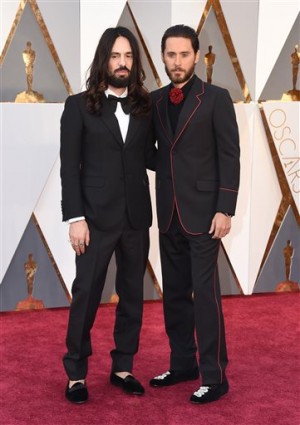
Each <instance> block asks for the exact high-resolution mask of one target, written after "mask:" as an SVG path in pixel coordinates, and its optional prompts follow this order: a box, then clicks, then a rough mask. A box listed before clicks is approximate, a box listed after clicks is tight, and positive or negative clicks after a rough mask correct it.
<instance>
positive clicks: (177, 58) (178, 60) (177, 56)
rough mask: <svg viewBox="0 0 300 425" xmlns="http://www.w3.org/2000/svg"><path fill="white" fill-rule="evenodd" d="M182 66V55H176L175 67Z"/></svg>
mask: <svg viewBox="0 0 300 425" xmlns="http://www.w3.org/2000/svg"><path fill="white" fill-rule="evenodd" d="M180 64H181V59H180V55H176V56H175V65H180Z"/></svg>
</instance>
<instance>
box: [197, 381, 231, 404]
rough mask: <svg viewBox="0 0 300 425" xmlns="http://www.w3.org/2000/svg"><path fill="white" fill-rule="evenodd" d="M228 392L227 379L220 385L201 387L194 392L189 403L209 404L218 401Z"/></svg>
mask: <svg viewBox="0 0 300 425" xmlns="http://www.w3.org/2000/svg"><path fill="white" fill-rule="evenodd" d="M228 391H229V385H228V381H227V379H225V380H224V381H223V382H222V384H212V385H201V387H200V388H199V390H197V391H195V392H194V394H193V395H192V396H191V398H190V401H191V402H192V403H195V404H204V403H210V402H212V401H216V400H219V398H220V397H222V395H224V394H226V393H228Z"/></svg>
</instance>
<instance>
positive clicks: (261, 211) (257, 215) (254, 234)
mask: <svg viewBox="0 0 300 425" xmlns="http://www.w3.org/2000/svg"><path fill="white" fill-rule="evenodd" d="M254 125H255V128H254V135H253V159H252V161H253V162H252V179H251V217H250V230H251V231H250V252H249V293H250V294H251V293H252V290H253V287H254V285H255V281H256V279H257V277H258V272H259V268H260V265H261V261H262V258H263V255H264V253H265V250H266V246H267V242H268V240H269V236H270V234H271V230H272V227H273V224H274V221H275V218H276V215H277V211H278V208H279V205H280V202H281V199H282V193H281V190H280V186H279V182H278V178H277V175H276V171H275V167H274V163H273V160H272V156H271V152H270V148H269V145H268V141H267V138H266V133H265V130H264V127H263V123H262V119H261V114H260V111H259V108H258V106H256V111H255V120H254Z"/></svg>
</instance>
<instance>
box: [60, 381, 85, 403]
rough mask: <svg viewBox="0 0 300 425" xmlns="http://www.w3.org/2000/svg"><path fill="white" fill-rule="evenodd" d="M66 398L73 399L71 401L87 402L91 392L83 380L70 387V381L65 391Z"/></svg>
mask: <svg viewBox="0 0 300 425" xmlns="http://www.w3.org/2000/svg"><path fill="white" fill-rule="evenodd" d="M65 395H66V398H67V399H68V400H69V401H71V403H76V404H82V403H85V402H86V401H87V400H88V398H89V393H88V389H87V386H86V385H85V384H82V383H81V382H76V384H74V385H72V387H71V388H69V382H68V384H67V387H66V391H65Z"/></svg>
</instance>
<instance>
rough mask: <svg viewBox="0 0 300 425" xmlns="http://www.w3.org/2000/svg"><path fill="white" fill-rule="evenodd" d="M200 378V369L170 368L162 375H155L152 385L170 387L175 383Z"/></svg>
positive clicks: (151, 381)
mask: <svg viewBox="0 0 300 425" xmlns="http://www.w3.org/2000/svg"><path fill="white" fill-rule="evenodd" d="M198 378H199V369H198V367H195V368H194V369H187V370H168V371H167V372H165V373H163V374H162V375H158V376H155V377H154V378H153V379H151V380H150V385H151V387H168V386H169V385H175V384H178V383H179V382H184V381H192V380H195V379H198Z"/></svg>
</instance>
